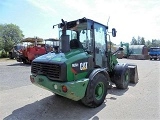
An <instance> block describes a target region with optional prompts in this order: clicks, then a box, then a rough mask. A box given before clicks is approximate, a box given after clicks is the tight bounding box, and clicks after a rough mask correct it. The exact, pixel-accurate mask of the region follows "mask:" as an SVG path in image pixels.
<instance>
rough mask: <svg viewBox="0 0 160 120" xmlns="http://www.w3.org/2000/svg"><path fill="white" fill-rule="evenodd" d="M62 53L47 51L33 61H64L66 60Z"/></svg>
mask: <svg viewBox="0 0 160 120" xmlns="http://www.w3.org/2000/svg"><path fill="white" fill-rule="evenodd" d="M66 60H67V59H66V57H65V54H64V53H58V54H57V53H51V52H50V53H48V54H45V55H42V56H39V57H37V58H36V59H34V60H33V62H45V63H53V62H56V63H64V62H65V61H66Z"/></svg>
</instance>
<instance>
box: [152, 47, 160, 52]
mask: <svg viewBox="0 0 160 120" xmlns="http://www.w3.org/2000/svg"><path fill="white" fill-rule="evenodd" d="M150 51H155V52H156V51H160V48H151V49H150Z"/></svg>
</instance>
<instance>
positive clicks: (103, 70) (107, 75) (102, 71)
mask: <svg viewBox="0 0 160 120" xmlns="http://www.w3.org/2000/svg"><path fill="white" fill-rule="evenodd" d="M100 72H101V73H103V74H104V75H105V77H107V79H108V80H110V77H109V74H108V72H107V70H106V69H102V68H97V69H95V70H93V71H92V72H91V74H90V75H89V80H92V79H93V78H94V76H96V75H97V74H98V73H100Z"/></svg>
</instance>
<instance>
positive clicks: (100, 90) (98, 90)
mask: <svg viewBox="0 0 160 120" xmlns="http://www.w3.org/2000/svg"><path fill="white" fill-rule="evenodd" d="M103 94H104V84H103V83H102V82H100V83H98V84H97V86H96V89H95V97H96V99H97V100H100V99H101V98H102V96H103Z"/></svg>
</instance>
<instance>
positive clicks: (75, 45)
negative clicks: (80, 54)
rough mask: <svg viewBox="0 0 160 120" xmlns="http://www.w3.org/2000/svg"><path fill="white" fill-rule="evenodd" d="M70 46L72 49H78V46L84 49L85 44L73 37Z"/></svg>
mask: <svg viewBox="0 0 160 120" xmlns="http://www.w3.org/2000/svg"><path fill="white" fill-rule="evenodd" d="M70 48H71V49H78V48H82V49H83V46H82V43H81V42H80V41H79V40H77V39H72V40H71V41H70Z"/></svg>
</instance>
